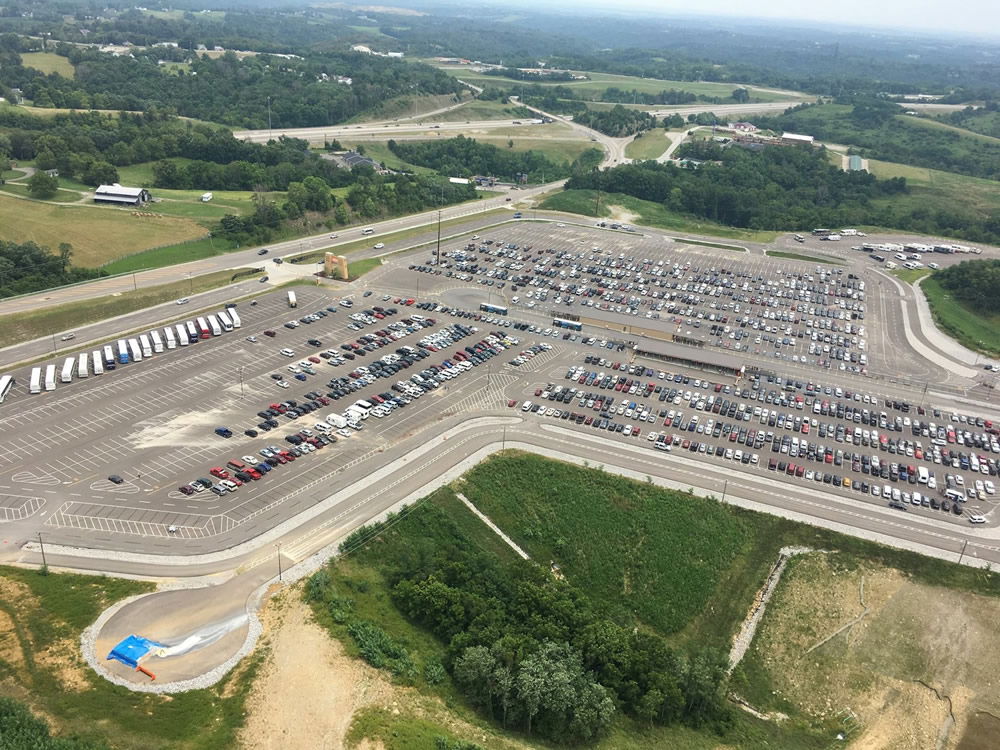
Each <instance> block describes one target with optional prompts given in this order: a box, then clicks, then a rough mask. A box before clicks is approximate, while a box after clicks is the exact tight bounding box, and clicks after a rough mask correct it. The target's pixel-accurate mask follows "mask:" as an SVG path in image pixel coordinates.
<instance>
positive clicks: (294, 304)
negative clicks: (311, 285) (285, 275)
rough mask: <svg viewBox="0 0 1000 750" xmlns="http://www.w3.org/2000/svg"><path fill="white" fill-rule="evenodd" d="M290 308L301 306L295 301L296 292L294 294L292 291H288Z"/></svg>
mask: <svg viewBox="0 0 1000 750" xmlns="http://www.w3.org/2000/svg"><path fill="white" fill-rule="evenodd" d="M288 306H289V307H298V306H299V301H298V300H297V299H295V292H293V291H292V290H291V289H289V290H288Z"/></svg>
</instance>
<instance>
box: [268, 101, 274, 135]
mask: <svg viewBox="0 0 1000 750" xmlns="http://www.w3.org/2000/svg"><path fill="white" fill-rule="evenodd" d="M273 139H274V137H273V136H272V135H271V97H267V140H269V141H270V140H273Z"/></svg>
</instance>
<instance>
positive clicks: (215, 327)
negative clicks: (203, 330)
mask: <svg viewBox="0 0 1000 750" xmlns="http://www.w3.org/2000/svg"><path fill="white" fill-rule="evenodd" d="M208 324H209V325H210V326H211V327H212V335H213V336H221V335H222V326H220V325H219V319H218V318H217V317H215V316H214V315H209V316H208Z"/></svg>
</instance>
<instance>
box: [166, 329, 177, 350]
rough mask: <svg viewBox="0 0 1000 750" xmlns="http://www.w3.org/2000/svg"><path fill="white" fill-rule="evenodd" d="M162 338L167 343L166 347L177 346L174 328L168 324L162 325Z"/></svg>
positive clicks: (173, 347)
mask: <svg viewBox="0 0 1000 750" xmlns="http://www.w3.org/2000/svg"><path fill="white" fill-rule="evenodd" d="M163 340H164V341H165V342H166V344H167V349H176V348H177V339H175V338H174V329H173V328H171V327H170V326H164V327H163Z"/></svg>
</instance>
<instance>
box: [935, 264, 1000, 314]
mask: <svg viewBox="0 0 1000 750" xmlns="http://www.w3.org/2000/svg"><path fill="white" fill-rule="evenodd" d="M934 280H935V281H936V282H937V283H938V284H940V285H941V286H942V287H944V288H945V289H947V290H948V291H949V292H951V293H952V295H954V296H955V297H956V298H957V299H959V300H961V301H962V302H964V303H965V304H966V305H968V306H969V307H972V308H973V309H975V310H979V311H983V312H986V313H997V312H1000V260H964V261H962V262H961V263H957V264H955V265H953V266H948V267H947V268H942V269H941V270H940V271H937V272H936V273H935V274H934Z"/></svg>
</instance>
